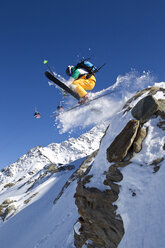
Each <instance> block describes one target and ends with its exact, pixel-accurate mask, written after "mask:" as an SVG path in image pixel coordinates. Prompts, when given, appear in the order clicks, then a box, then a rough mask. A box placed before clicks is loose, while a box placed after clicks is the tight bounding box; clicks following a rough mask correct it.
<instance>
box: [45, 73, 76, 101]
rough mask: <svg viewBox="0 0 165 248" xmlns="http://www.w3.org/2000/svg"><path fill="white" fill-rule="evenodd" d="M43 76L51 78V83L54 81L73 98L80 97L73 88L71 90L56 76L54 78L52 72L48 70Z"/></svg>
mask: <svg viewBox="0 0 165 248" xmlns="http://www.w3.org/2000/svg"><path fill="white" fill-rule="evenodd" d="M45 76H46V77H47V78H48V79H49V80H51V81H52V82H53V83H55V84H56V85H58V86H59V87H60V88H61V89H63V90H65V91H66V92H68V93H69V94H70V95H72V96H73V97H74V98H76V99H77V100H80V97H79V95H78V94H76V93H75V92H74V91H73V90H71V89H70V88H69V87H68V86H67V85H66V84H64V83H62V82H61V81H60V80H59V79H58V78H56V77H55V76H54V75H52V73H50V72H49V71H46V72H45Z"/></svg>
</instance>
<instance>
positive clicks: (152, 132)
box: [0, 72, 165, 248]
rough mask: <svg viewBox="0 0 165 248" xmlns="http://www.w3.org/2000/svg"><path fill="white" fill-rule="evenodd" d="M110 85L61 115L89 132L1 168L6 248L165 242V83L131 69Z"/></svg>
mask: <svg viewBox="0 0 165 248" xmlns="http://www.w3.org/2000/svg"><path fill="white" fill-rule="evenodd" d="M109 91H111V92H112V93H111V94H110V95H108V96H106V97H104V98H101V99H100V100H99V101H96V102H93V103H92V104H91V105H89V106H84V107H81V108H80V109H79V110H74V111H72V113H69V112H68V113H66V114H62V115H60V116H59V117H58V118H57V119H56V122H57V123H58V127H59V128H60V130H61V132H66V131H69V130H71V129H72V128H73V127H74V128H76V127H79V126H81V127H82V128H84V127H87V126H89V125H94V127H93V128H92V129H91V130H90V131H89V132H87V133H85V134H83V135H81V136H80V137H79V138H78V139H73V138H71V139H69V140H67V141H65V142H63V143H61V144H50V145H48V146H47V147H36V148H33V149H31V150H30V151H29V152H28V153H27V154H25V155H24V156H22V157H21V158H20V159H19V160H18V161H16V162H15V163H13V164H12V165H10V166H8V167H6V168H4V169H2V171H1V172H0V247H1V248H53V247H55V248H61V247H62V248H71V247H101V248H102V247H106V248H111V247H112V248H113V247H119V248H132V247H134V248H151V247H159V248H161V247H162V248H163V247H164V245H165V235H164V225H165V215H164V208H165V201H164V186H165V183H164V177H165V162H164V158H165V135H164V131H165V120H164V119H165V83H164V82H162V83H154V80H153V78H151V77H150V75H149V74H148V73H145V72H144V73H143V74H142V75H137V74H136V73H134V72H132V73H130V74H127V75H125V76H124V77H121V76H120V77H118V79H117V82H116V83H115V85H113V86H111V87H109V88H108V89H105V90H103V91H101V92H98V93H95V96H97V95H100V94H103V93H106V92H109ZM137 91H138V92H137ZM93 94H94V93H93ZM68 104H69V103H68ZM66 120H67V121H66Z"/></svg>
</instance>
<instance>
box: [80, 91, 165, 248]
mask: <svg viewBox="0 0 165 248" xmlns="http://www.w3.org/2000/svg"><path fill="white" fill-rule="evenodd" d="M158 91H163V93H164V92H165V90H164V89H162V88H159V87H151V88H149V89H144V90H143V91H140V92H138V93H137V94H136V95H135V96H134V97H132V98H131V99H130V100H129V101H128V102H127V103H126V105H125V107H124V108H127V109H126V110H125V111H124V113H125V112H128V111H130V109H132V106H131V103H132V101H134V100H135V99H137V98H138V97H140V96H142V95H143V94H144V93H145V94H146V93H147V92H148V96H146V97H144V98H143V99H142V100H140V101H139V102H138V103H137V104H136V105H135V107H134V108H133V109H132V111H131V113H132V115H133V117H134V118H136V120H130V121H129V122H128V123H127V124H126V126H125V127H124V128H123V130H122V131H121V132H120V133H119V134H118V135H117V136H116V138H115V139H114V141H113V142H112V143H111V144H110V146H109V147H108V149H107V160H108V161H109V162H111V163H112V162H114V163H113V164H111V165H110V167H109V169H108V171H106V172H105V176H106V179H105V181H104V182H103V183H104V184H105V185H106V186H109V187H110V188H109V189H107V190H105V191H100V190H99V189H97V188H89V187H87V185H86V184H87V182H89V181H90V178H91V177H92V175H91V176H85V177H84V179H83V180H81V181H79V183H78V186H77V189H76V194H75V198H76V205H77V207H78V212H79V214H80V218H79V219H78V221H77V223H76V227H77V228H75V246H76V247H77V248H81V247H87V248H90V247H97V248H117V247H118V244H119V243H120V241H121V239H122V237H123V235H124V227H123V221H122V219H121V216H119V215H116V206H115V205H114V202H115V201H116V200H117V199H118V196H119V193H120V184H119V182H120V181H122V180H123V175H122V173H121V171H120V168H122V167H125V166H128V165H129V164H131V156H133V154H134V152H135V153H138V152H140V151H141V149H142V143H143V141H144V139H145V138H146V136H147V134H148V128H145V127H143V123H145V122H147V121H148V120H149V119H150V118H151V117H152V116H153V115H155V116H156V115H159V116H160V117H161V118H162V119H165V101H164V100H162V99H161V100H156V98H154V97H153V95H155V94H156V93H157V92H158ZM158 127H160V128H161V129H162V130H165V123H164V121H160V122H159V123H158ZM163 149H164V150H165V144H164V147H163ZM128 155H129V156H128ZM163 159H164V158H158V159H157V160H155V161H153V163H152V164H151V166H153V173H156V172H157V171H158V170H159V168H160V164H161V162H162V161H163ZM130 191H131V192H132V197H135V196H136V193H135V192H134V190H133V189H130Z"/></svg>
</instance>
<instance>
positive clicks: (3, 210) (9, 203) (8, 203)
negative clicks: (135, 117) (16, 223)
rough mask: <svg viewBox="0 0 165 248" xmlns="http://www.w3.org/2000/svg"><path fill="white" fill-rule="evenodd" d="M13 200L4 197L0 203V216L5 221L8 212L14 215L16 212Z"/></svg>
mask: <svg viewBox="0 0 165 248" xmlns="http://www.w3.org/2000/svg"><path fill="white" fill-rule="evenodd" d="M13 202H14V201H13V200H10V199H6V200H5V201H4V202H3V203H2V204H1V205H0V217H1V219H2V220H3V221H5V219H6V217H7V216H8V215H9V214H12V215H14V213H15V212H16V207H15V205H14V204H13Z"/></svg>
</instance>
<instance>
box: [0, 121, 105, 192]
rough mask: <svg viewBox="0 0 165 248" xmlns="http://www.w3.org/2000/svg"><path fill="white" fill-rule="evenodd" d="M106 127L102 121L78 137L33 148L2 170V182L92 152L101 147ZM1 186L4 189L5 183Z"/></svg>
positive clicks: (0, 180) (7, 181) (16, 178)
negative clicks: (100, 143)
mask: <svg viewBox="0 0 165 248" xmlns="http://www.w3.org/2000/svg"><path fill="white" fill-rule="evenodd" d="M106 127H107V124H106V123H102V124H101V125H99V126H97V127H94V128H92V129H91V130H90V131H89V132H88V133H86V134H83V135H81V136H80V137H79V138H78V139H74V138H70V139H69V140H67V141H65V142H62V143H61V144H57V143H52V144H50V145H48V146H47V147H41V146H38V147H36V148H33V149H31V150H30V151H29V152H28V153H27V154H25V155H23V156H22V157H21V158H19V159H18V161H16V162H15V163H13V164H12V165H10V166H8V167H6V168H4V169H3V170H2V171H1V172H0V182H1V183H2V182H3V181H5V183H9V182H11V181H12V182H13V180H18V179H19V178H18V177H21V176H24V175H25V174H27V173H37V172H38V171H40V170H41V169H43V167H44V166H45V165H47V164H50V163H54V164H56V165H58V164H67V163H70V162H72V161H74V160H77V159H79V158H83V157H85V156H87V155H89V154H91V153H92V152H93V151H95V150H97V149H98V148H99V142H100V139H101V137H102V136H103V134H104V132H105V129H106ZM0 187H1V189H2V188H3V185H0Z"/></svg>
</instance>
